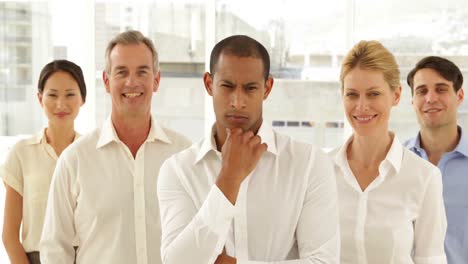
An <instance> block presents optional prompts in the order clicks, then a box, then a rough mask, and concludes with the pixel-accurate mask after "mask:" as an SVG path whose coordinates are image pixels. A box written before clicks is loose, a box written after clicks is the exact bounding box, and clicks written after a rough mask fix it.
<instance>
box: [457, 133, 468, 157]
mask: <svg viewBox="0 0 468 264" xmlns="http://www.w3.org/2000/svg"><path fill="white" fill-rule="evenodd" d="M458 131H460V141H459V142H458V145H457V146H456V147H455V149H454V150H453V151H454V152H455V151H457V152H459V153H461V154H462V155H464V156H465V157H468V137H467V136H466V135H464V134H463V130H462V128H461V127H460V126H458Z"/></svg>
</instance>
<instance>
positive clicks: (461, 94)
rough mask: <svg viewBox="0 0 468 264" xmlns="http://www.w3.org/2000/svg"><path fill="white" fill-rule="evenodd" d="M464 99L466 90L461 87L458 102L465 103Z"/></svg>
mask: <svg viewBox="0 0 468 264" xmlns="http://www.w3.org/2000/svg"><path fill="white" fill-rule="evenodd" d="M463 99H465V92H464V91H463V87H460V89H459V90H458V92H457V103H458V105H460V104H461V103H463Z"/></svg>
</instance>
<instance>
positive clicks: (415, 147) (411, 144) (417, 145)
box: [405, 132, 423, 154]
mask: <svg viewBox="0 0 468 264" xmlns="http://www.w3.org/2000/svg"><path fill="white" fill-rule="evenodd" d="M405 145H406V147H407V148H408V149H409V150H412V151H415V152H416V153H418V154H421V153H422V151H423V149H422V148H421V133H419V132H418V135H417V136H416V137H414V138H411V139H409V140H408V141H406V143H405Z"/></svg>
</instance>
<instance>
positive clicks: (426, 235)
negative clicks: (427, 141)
mask: <svg viewBox="0 0 468 264" xmlns="http://www.w3.org/2000/svg"><path fill="white" fill-rule="evenodd" d="M427 176H428V177H429V178H430V179H429V180H428V183H427V187H426V189H425V192H424V195H423V198H422V203H421V206H420V210H419V215H418V218H417V219H416V221H415V223H414V240H415V246H414V247H415V248H414V262H415V263H416V264H446V263H447V258H446V256H445V252H444V239H445V233H446V230H447V218H446V216H445V207H444V201H443V194H442V176H441V174H440V171H439V169H438V168H434V169H433V171H432V173H431V175H427Z"/></svg>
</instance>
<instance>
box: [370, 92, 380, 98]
mask: <svg viewBox="0 0 468 264" xmlns="http://www.w3.org/2000/svg"><path fill="white" fill-rule="evenodd" d="M379 95H380V93H379V92H370V93H369V96H370V97H375V96H379Z"/></svg>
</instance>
